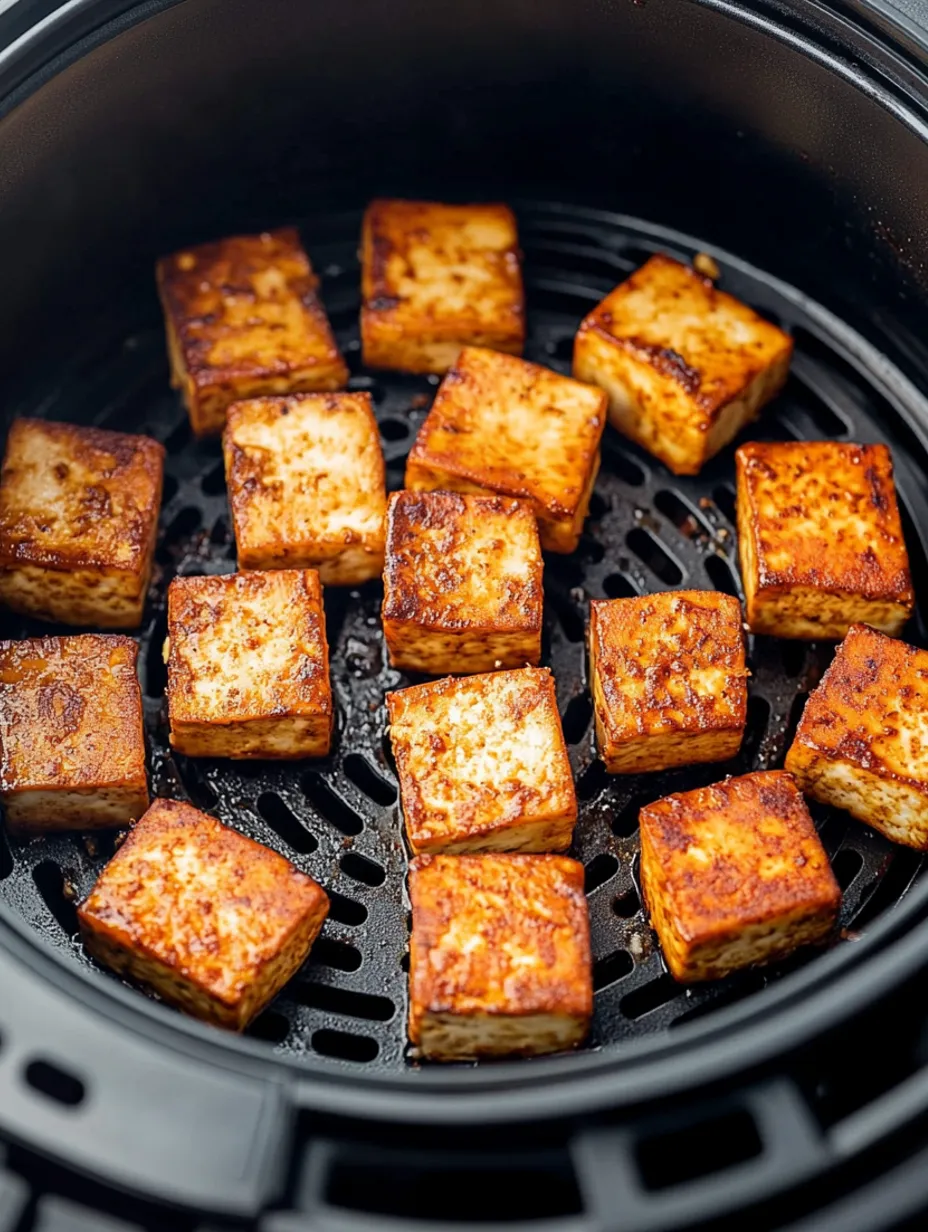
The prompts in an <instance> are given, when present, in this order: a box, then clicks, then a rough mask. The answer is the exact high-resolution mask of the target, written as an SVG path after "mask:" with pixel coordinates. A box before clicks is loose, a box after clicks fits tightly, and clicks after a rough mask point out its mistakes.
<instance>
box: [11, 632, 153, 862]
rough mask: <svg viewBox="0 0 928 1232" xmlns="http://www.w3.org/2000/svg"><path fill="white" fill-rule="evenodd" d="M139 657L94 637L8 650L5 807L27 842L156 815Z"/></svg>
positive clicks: (47, 640) (111, 638) (127, 643)
mask: <svg viewBox="0 0 928 1232" xmlns="http://www.w3.org/2000/svg"><path fill="white" fill-rule="evenodd" d="M138 653H139V648H138V646H137V645H136V643H135V642H134V641H133V640H132V638H130V637H121V636H118V635H116V634H105V633H87V634H83V635H80V636H77V637H36V638H29V639H27V640H26V641H22V642H0V800H2V801H3V805H4V809H5V810H6V821H7V826H8V827H9V829H10V831H11V832H12V833H14V834H17V835H19V836H21V837H24V838H25V837H28V836H29V835H31V834H38V833H43V832H48V831H56V830H95V829H106V828H107V827H111V826H125V825H128V824H129V822H130V821H132V820H134V819H135V818H136V817H140V816H141V815H142V813H144V811H145V810H146V809H147V808H148V783H147V781H146V778H145V732H144V729H143V726H142V694H141V690H140V689H139V681H138V676H137V675H136V662H137V660H138Z"/></svg>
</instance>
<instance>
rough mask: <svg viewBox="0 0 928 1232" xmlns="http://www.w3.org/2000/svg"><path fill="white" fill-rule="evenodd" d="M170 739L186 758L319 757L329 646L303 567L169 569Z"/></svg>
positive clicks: (325, 734) (313, 581) (326, 731)
mask: <svg viewBox="0 0 928 1232" xmlns="http://www.w3.org/2000/svg"><path fill="white" fill-rule="evenodd" d="M166 657H167V665H168V718H169V721H170V739H171V747H172V748H174V749H176V750H177V752H178V753H186V754H187V756H188V757H237V758H247V757H269V758H299V757H323V756H325V754H326V753H328V751H329V745H330V743H331V739H332V723H333V708H332V689H331V685H330V683H329V651H328V645H327V643H326V637H325V614H324V612H323V608H322V587H321V586H320V584H319V575H318V574H317V573H316V572H314V571H313V570H312V569H306V570H301V569H300V570H298V569H281V570H274V571H271V572H268V573H234V574H227V575H224V576H220V577H177V578H175V579H174V580H173V582H172V583H171V585H170V588H169V590H168V642H167V656H166Z"/></svg>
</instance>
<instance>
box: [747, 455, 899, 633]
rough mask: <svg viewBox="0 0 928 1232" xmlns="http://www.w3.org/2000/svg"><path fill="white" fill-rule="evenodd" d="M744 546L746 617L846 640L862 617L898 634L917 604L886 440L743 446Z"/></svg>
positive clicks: (767, 626) (763, 627) (770, 626)
mask: <svg viewBox="0 0 928 1232" xmlns="http://www.w3.org/2000/svg"><path fill="white" fill-rule="evenodd" d="M735 462H736V467H737V473H738V483H737V487H738V492H737V509H738V551H739V555H740V558H741V577H742V581H743V583H744V595H745V601H746V606H747V619H748V625H749V626H750V628H751V629H752V630H753V632H755V633H769V634H773V635H774V636H776V637H795V638H812V639H815V638H840V637H844V635H845V634H846V633H847V631H848V629H849V628H850V626H851V625H852V624H854V623H855V622H858V621H859V622H861V623H865V624H869V625H873V626H874V628H877V629H882V630H883V632H884V633H899V632H900V630H901V629H902V627H903V625H904V624H905V622H906V620H907V619H908V618H909V616H910V614H911V612H912V608H913V607H914V605H915V595H914V593H913V590H912V579H911V576H910V574H909V557H908V553H907V552H906V547H905V540H904V539H903V537H902V522H901V521H900V518H899V507H898V505H897V504H896V488H895V484H894V483H893V464H892V457H891V455H890V452H889V450H888V449H887V448H886V446H885V445H845V444H840V443H838V442H837V441H787V442H782V443H762V442H760V441H751V442H750V443H749V444H747V445H742V446H741V448H740V449H739V450H738V452H737V454H736V456H735Z"/></svg>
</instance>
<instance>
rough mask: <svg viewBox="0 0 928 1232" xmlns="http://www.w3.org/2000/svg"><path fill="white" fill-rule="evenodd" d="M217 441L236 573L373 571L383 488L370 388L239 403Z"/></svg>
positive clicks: (379, 547)
mask: <svg viewBox="0 0 928 1232" xmlns="http://www.w3.org/2000/svg"><path fill="white" fill-rule="evenodd" d="M222 447H223V453H224V455H225V465H226V478H227V481H228V489H229V505H230V507H231V509H232V520H233V523H234V526H235V542H236V545H237V548H238V567H239V568H240V569H318V571H319V577H320V579H321V580H322V582H323V583H324V584H325V585H326V586H357V585H360V583H362V582H366V581H367V580H368V579H369V578H373V577H379V576H380V573H381V571H382V570H383V542H384V515H385V513H386V507H387V493H386V480H385V474H384V462H383V452H382V450H381V448H380V436H379V434H378V431H377V421H376V420H375V418H374V412H373V409H372V407H371V396H370V394H366V393H360V394H347V393H343V394H291V395H290V396H289V397H286V398H254V399H251V400H250V401H248V402H237V403H235V405H234V406H232V407H230V408H229V414H228V422H227V424H226V429H225V433H224V434H223V438H222Z"/></svg>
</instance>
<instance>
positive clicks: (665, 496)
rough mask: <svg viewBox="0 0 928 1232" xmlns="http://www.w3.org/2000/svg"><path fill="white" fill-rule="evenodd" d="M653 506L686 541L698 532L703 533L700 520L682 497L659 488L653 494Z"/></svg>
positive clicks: (703, 529) (666, 489)
mask: <svg viewBox="0 0 928 1232" xmlns="http://www.w3.org/2000/svg"><path fill="white" fill-rule="evenodd" d="M654 505H655V507H656V508H657V510H658V512H659V513H662V514H663V515H664V517H665V518H667V520H668V521H670V522H672V523H673V524H674V526H675V527H676V528H677V530H678V531H679V532H680V534H681V535H685V536H686V538H687V539H692V538H693V537H694V536H695V535H698V534H699V533H700V532H702V533H705V530H706V527H705V526H704V525H703V522H702V519H701V518H700V517H699V516H698V515H697V514H696V513H694V512H693V510H692V509H690V507H689V505H688V504H687V503H686V501H684V500H683V498H682V497H680V496H678V495H677V494H676V492H672V491H671V490H670V489H669V488H661V490H660V491H659V492H656V493H655V494H654Z"/></svg>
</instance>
